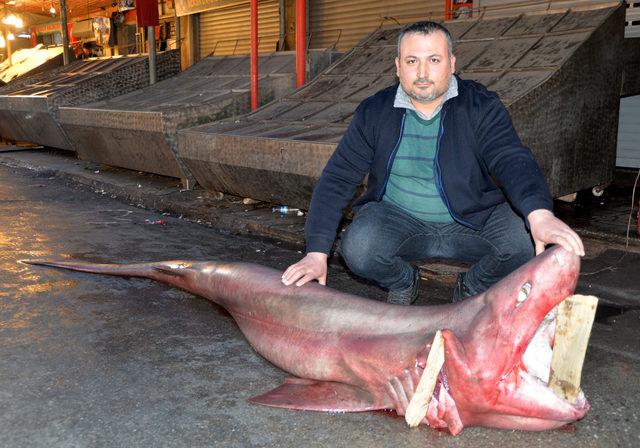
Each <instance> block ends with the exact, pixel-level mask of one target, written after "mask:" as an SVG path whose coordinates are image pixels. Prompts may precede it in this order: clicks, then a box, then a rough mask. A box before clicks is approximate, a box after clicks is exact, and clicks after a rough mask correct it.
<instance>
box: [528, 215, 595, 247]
mask: <svg viewBox="0 0 640 448" xmlns="http://www.w3.org/2000/svg"><path fill="white" fill-rule="evenodd" d="M527 219H528V220H529V227H530V228H531V236H532V237H533V242H534V243H535V245H536V255H538V254H540V253H542V252H543V251H544V248H545V246H546V245H547V244H558V245H560V246H562V247H564V248H565V249H566V250H568V251H570V252H573V253H575V254H577V255H580V256H581V257H582V256H584V245H583V244H582V240H581V239H580V237H579V236H578V234H577V233H576V232H574V231H573V230H571V228H570V227H569V226H568V225H566V224H565V223H564V222H562V221H561V220H560V219H558V218H556V217H555V216H554V214H553V212H551V211H550V210H545V209H538V210H534V211H532V212H531V213H529V216H527Z"/></svg>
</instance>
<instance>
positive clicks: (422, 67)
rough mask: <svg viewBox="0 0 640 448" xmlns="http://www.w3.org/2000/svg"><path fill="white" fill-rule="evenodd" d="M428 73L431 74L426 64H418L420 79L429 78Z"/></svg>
mask: <svg viewBox="0 0 640 448" xmlns="http://www.w3.org/2000/svg"><path fill="white" fill-rule="evenodd" d="M428 72H429V70H428V67H427V64H426V63H424V62H420V63H419V64H418V73H417V74H418V78H427V77H428V75H429V73H428Z"/></svg>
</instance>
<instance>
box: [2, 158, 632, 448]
mask: <svg viewBox="0 0 640 448" xmlns="http://www.w3.org/2000/svg"><path fill="white" fill-rule="evenodd" d="M136 205H137V203H136V201H133V202H131V203H129V202H128V201H124V202H123V201H122V200H115V199H112V198H110V197H109V195H105V194H99V193H98V194H96V192H95V191H94V190H92V189H90V188H83V187H81V186H78V185H77V184H70V183H69V182H67V181H66V180H65V179H62V178H60V177H58V176H52V175H51V173H49V172H36V171H28V170H24V169H17V168H10V167H7V166H3V165H0V446H3V447H5V446H6V447H51V446H64V447H66V446H69V447H76V446H77V447H97V446H100V447H122V446H127V447H147V446H163V447H164V446H176V447H183V446H185V447H200V446H202V447H205V446H229V447H262V446H291V447H299V446H305V447H329V446H330V447H334V446H335V447H387V446H394V447H424V446H435V447H439V446H443V447H449V446H451V447H458V446H459V447H484V446H496V445H498V444H501V445H504V446H528V447H537V446H540V447H560V446H562V447H565V446H568V445H574V446H581V447H583V446H584V447H634V446H639V445H640V428H639V423H640V422H639V418H640V410H639V407H640V342H639V341H640V338H639V336H640V325H639V323H640V311H638V310H637V309H634V307H626V308H622V307H615V306H606V307H603V308H601V310H600V312H599V314H598V319H597V322H596V323H595V324H594V327H593V331H592V336H591V340H590V345H589V349H588V352H587V357H586V361H585V365H584V369H583V378H582V387H583V390H584V391H585V394H586V396H587V398H588V399H589V400H590V402H591V406H592V409H591V411H590V412H589V414H587V416H586V417H585V419H583V420H582V421H580V422H576V423H574V424H571V425H568V426H567V427H564V428H562V429H560V430H554V431H547V432H542V433H528V432H522V431H504V430H495V429H487V428H465V429H464V431H463V432H462V433H461V434H460V435H459V436H457V437H452V436H450V435H448V434H447V433H444V432H439V431H435V430H432V429H429V428H427V427H420V428H418V429H409V428H408V427H407V426H406V425H405V423H404V420H403V419H401V418H398V417H397V416H395V414H393V413H388V412H368V413H352V414H328V413H314V412H301V411H290V410H285V409H274V408H268V407H262V406H258V405H253V404H250V403H248V402H247V401H246V399H248V398H250V397H252V396H255V395H258V394H260V393H263V392H266V391H268V390H270V389H272V388H274V387H276V386H278V385H279V384H281V382H282V380H283V379H284V377H285V373H284V372H282V371H281V370H279V369H277V368H276V367H274V366H272V365H271V364H270V363H269V362H267V361H266V360H264V359H263V358H261V357H260V356H259V355H258V354H257V353H255V352H254V351H253V350H252V349H251V347H250V346H249V345H248V344H247V342H246V341H245V340H244V338H243V337H242V335H241V333H240V332H239V330H238V328H237V327H236V325H235V324H234V322H233V320H232V319H231V318H230V317H229V315H228V314H227V313H226V312H224V310H222V309H220V308H218V307H216V306H215V305H212V304H211V303H209V302H208V301H206V300H204V299H201V298H198V297H194V296H192V295H190V294H188V293H185V292H182V291H179V290H176V289H171V288H168V287H165V286H163V285H160V284H157V283H155V282H153V281H151V280H143V279H131V278H119V277H107V276H99V275H90V274H83V273H77V272H69V271H61V270H56V269H51V268H43V267H36V266H28V265H24V264H20V263H18V260H21V259H33V258H37V259H62V258H72V259H78V260H90V261H105V262H135V261H151V260H168V259H193V260H209V259H217V260H236V261H251V262H256V263H261V264H264V265H268V266H271V267H274V268H277V269H284V268H285V267H286V266H288V265H289V264H290V263H292V262H294V261H296V260H297V259H298V258H299V257H300V256H301V253H300V247H299V245H296V244H293V243H292V242H291V241H281V240H278V239H275V238H269V237H267V236H264V235H263V236H256V235H254V236H251V235H238V234H236V233H235V232H233V231H229V230H228V229H227V230H226V231H223V230H221V228H222V227H220V226H218V227H216V226H215V225H214V226H205V225H201V224H198V223H196V222H189V221H187V220H185V219H179V218H178V217H177V216H173V215H162V214H160V213H156V212H151V211H148V210H146V209H144V208H140V207H137V206H136ZM284 219H287V218H286V217H285V218H284ZM161 220H163V221H164V224H148V222H149V221H150V222H154V221H156V222H157V221H161ZM280 225H281V226H284V227H286V226H287V224H286V222H285V221H282V222H281V223H280ZM587 244H588V247H589V245H590V244H591V243H590V242H587ZM593 245H594V247H595V246H598V247H599V248H600V249H601V248H602V245H603V243H601V242H600V243H593ZM605 246H606V244H605ZM627 280H628V281H629V282H638V280H637V278H628V279H627ZM452 281H453V275H450V274H444V275H440V274H426V275H425V279H424V281H423V282H422V285H421V294H420V299H419V300H420V301H419V303H420V304H422V305H426V304H436V303H444V302H446V301H447V300H448V297H449V295H450V293H451V283H452ZM329 283H330V286H331V287H333V288H336V289H339V290H343V291H348V292H352V293H356V294H359V295H364V296H368V297H370V298H372V300H381V299H383V297H384V295H385V293H384V291H382V290H380V289H378V288H377V287H375V286H373V285H370V284H365V283H362V282H360V281H358V280H357V279H355V278H353V277H352V276H350V275H349V274H348V273H347V272H346V271H345V269H344V267H343V266H342V265H341V263H340V262H339V260H334V261H333V262H332V264H331V266H330V274H329Z"/></svg>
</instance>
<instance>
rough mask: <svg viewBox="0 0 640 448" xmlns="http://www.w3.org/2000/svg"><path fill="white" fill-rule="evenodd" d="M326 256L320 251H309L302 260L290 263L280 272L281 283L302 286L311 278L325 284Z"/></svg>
mask: <svg viewBox="0 0 640 448" xmlns="http://www.w3.org/2000/svg"><path fill="white" fill-rule="evenodd" d="M327 258H328V255H327V254H325V253H322V252H309V253H308V254H307V255H306V256H305V257H304V258H303V259H302V260H300V261H298V262H297V263H296V264H292V265H291V266H289V267H288V268H287V270H286V271H284V274H282V283H284V284H285V285H287V286H288V285H291V284H292V283H294V282H295V283H296V286H302V285H304V284H305V283H307V282H309V281H311V280H318V283H320V284H321V285H326V284H327Z"/></svg>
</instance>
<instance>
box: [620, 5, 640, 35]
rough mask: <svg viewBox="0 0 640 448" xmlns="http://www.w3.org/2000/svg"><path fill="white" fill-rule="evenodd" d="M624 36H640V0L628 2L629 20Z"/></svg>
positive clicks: (626, 23)
mask: <svg viewBox="0 0 640 448" xmlns="http://www.w3.org/2000/svg"><path fill="white" fill-rule="evenodd" d="M625 25H626V26H625V28H624V37H640V1H634V0H630V1H629V3H628V4H627V20H626V22H625Z"/></svg>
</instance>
